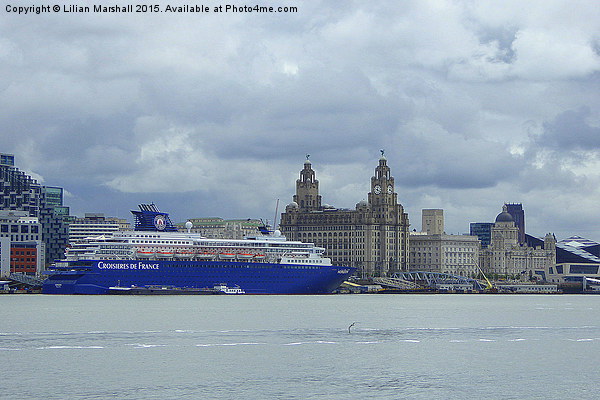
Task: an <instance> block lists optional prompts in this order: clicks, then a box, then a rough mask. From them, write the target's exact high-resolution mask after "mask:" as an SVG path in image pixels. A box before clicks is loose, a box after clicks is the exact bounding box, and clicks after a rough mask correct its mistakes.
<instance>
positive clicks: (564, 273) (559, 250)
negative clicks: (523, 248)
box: [527, 235, 600, 283]
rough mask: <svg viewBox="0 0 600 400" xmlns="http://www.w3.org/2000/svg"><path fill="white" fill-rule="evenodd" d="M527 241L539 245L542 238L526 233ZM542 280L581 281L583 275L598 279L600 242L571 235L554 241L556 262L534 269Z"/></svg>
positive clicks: (599, 274) (558, 281)
mask: <svg viewBox="0 0 600 400" xmlns="http://www.w3.org/2000/svg"><path fill="white" fill-rule="evenodd" d="M527 242H528V243H530V245H533V246H540V245H541V244H542V240H541V239H538V238H536V237H533V236H530V235H527ZM535 275H536V276H537V277H538V278H539V279H540V280H542V281H547V282H554V283H567V282H576V283H580V282H582V279H583V277H587V278H592V279H600V244H599V243H597V242H594V241H593V240H589V239H586V238H582V237H580V236H571V237H569V238H567V239H563V240H561V241H559V242H558V243H556V264H555V265H550V266H547V267H546V268H544V269H540V270H536V271H535Z"/></svg>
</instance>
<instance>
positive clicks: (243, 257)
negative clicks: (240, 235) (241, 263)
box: [237, 253, 254, 260]
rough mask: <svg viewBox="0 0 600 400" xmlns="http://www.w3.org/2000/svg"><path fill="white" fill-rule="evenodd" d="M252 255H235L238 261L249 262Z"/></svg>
mask: <svg viewBox="0 0 600 400" xmlns="http://www.w3.org/2000/svg"><path fill="white" fill-rule="evenodd" d="M252 257H254V254H248V253H240V254H238V255H237V258H238V260H251V259H252Z"/></svg>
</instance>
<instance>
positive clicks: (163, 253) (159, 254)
mask: <svg viewBox="0 0 600 400" xmlns="http://www.w3.org/2000/svg"><path fill="white" fill-rule="evenodd" d="M156 257H158V258H171V257H173V252H172V251H157V252H156Z"/></svg>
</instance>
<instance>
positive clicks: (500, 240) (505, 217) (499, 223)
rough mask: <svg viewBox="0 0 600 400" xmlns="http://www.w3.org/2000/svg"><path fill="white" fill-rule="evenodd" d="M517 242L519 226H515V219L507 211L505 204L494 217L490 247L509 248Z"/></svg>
mask: <svg viewBox="0 0 600 400" xmlns="http://www.w3.org/2000/svg"><path fill="white" fill-rule="evenodd" d="M518 243H519V228H517V227H516V226H515V220H514V219H513V217H512V215H510V214H509V213H508V208H507V207H506V204H505V205H504V206H502V212H501V213H500V214H498V216H497V217H496V222H495V223H494V226H493V228H492V244H491V245H492V247H496V248H502V249H506V248H510V247H512V246H516V245H517V244H518Z"/></svg>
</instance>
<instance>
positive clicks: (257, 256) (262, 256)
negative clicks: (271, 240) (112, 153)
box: [254, 254, 267, 261]
mask: <svg viewBox="0 0 600 400" xmlns="http://www.w3.org/2000/svg"><path fill="white" fill-rule="evenodd" d="M265 258H267V256H265V255H264V254H256V255H255V256H254V259H255V260H256V261H262V260H264V259H265Z"/></svg>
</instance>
